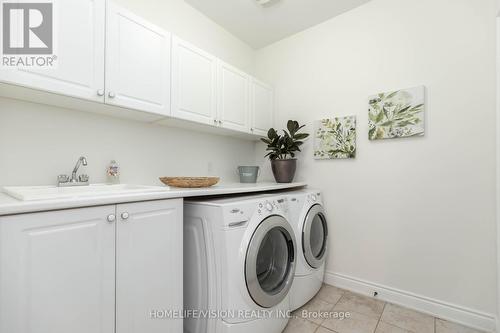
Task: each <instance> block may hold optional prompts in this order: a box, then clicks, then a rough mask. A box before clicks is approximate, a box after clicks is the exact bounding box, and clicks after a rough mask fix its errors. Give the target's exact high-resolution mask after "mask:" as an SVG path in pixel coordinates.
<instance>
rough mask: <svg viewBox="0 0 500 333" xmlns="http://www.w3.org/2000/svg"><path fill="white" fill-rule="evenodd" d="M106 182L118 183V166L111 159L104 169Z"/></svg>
mask: <svg viewBox="0 0 500 333" xmlns="http://www.w3.org/2000/svg"><path fill="white" fill-rule="evenodd" d="M106 176H107V179H108V184H120V166H119V165H118V163H116V161H115V160H112V161H111V162H110V163H109V165H108V168H107V170H106Z"/></svg>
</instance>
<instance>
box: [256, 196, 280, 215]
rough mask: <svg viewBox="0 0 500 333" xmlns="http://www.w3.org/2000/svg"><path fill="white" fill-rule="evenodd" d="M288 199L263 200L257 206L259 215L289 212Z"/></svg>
mask: <svg viewBox="0 0 500 333" xmlns="http://www.w3.org/2000/svg"><path fill="white" fill-rule="evenodd" d="M286 200H287V199H286V198H276V199H269V200H263V201H261V202H259V204H258V206H257V213H258V214H259V215H269V214H271V213H276V214H281V213H284V212H287V205H286Z"/></svg>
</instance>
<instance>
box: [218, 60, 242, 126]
mask: <svg viewBox="0 0 500 333" xmlns="http://www.w3.org/2000/svg"><path fill="white" fill-rule="evenodd" d="M217 82H218V88H217V94H218V104H217V120H218V122H220V123H219V125H221V126H222V127H224V128H228V129H232V130H235V131H240V132H249V130H250V76H249V75H248V74H246V73H244V72H242V71H240V70H238V69H237V68H235V67H233V66H230V65H228V64H226V63H224V62H222V61H219V62H218V77H217Z"/></svg>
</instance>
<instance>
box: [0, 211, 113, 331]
mask: <svg viewBox="0 0 500 333" xmlns="http://www.w3.org/2000/svg"><path fill="white" fill-rule="evenodd" d="M114 214H115V207H114V206H103V207H95V208H83V209H71V210H63V211H56V212H45V213H35V214H22V215H15V216H7V217H0V295H1V296H0V332H16V333H34V332H36V333H68V332H71V333H113V332H114V313H115V291H114V288H115V272H114V265H115V223H113V222H111V223H110V222H107V217H108V216H109V215H114Z"/></svg>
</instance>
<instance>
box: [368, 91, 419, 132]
mask: <svg viewBox="0 0 500 333" xmlns="http://www.w3.org/2000/svg"><path fill="white" fill-rule="evenodd" d="M424 111H425V87H423V86H421V87H415V88H410V89H403V90H397V91H393V92H388V93H381V94H378V95H375V96H371V97H370V99H369V108H368V119H369V120H368V121H369V123H368V125H369V132H368V137H369V139H370V140H379V139H392V138H402V137H409V136H422V135H424Z"/></svg>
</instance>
